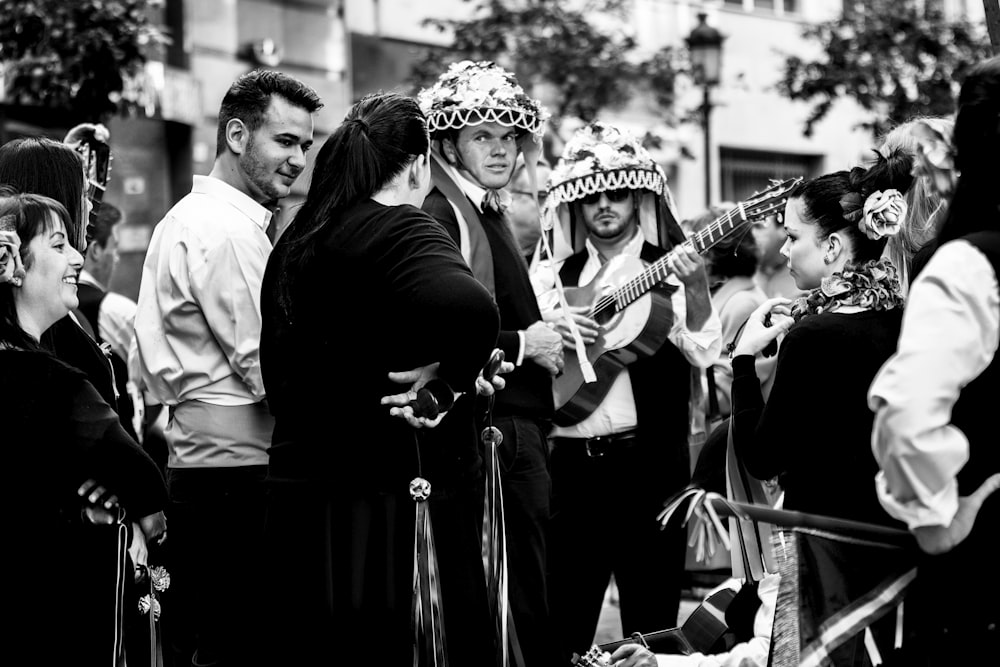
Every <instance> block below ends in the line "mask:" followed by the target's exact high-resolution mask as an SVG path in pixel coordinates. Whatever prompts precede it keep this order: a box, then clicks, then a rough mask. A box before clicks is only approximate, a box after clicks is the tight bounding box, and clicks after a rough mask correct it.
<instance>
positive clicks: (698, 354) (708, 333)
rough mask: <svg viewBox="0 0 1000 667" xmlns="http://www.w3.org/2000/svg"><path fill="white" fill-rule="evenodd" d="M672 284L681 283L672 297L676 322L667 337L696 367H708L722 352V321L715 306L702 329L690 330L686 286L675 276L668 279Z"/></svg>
mask: <svg viewBox="0 0 1000 667" xmlns="http://www.w3.org/2000/svg"><path fill="white" fill-rule="evenodd" d="M666 282H667V283H669V284H671V285H680V289H678V290H676V291H675V292H674V293H673V295H672V296H671V297H670V301H671V305H672V306H673V309H674V324H673V326H672V327H671V328H670V333H669V334H667V338H669V339H670V342H671V343H673V344H674V345H675V346H676V347H677V349H678V350H680V351H681V354H683V355H684V358H685V359H687V360H688V363H690V364H691V365H692V366H694V367H695V368H708V367H709V366H711V365H712V362H714V361H715V360H716V359H718V358H719V354H720V353H721V352H722V322H721V321H720V320H719V313H717V312H716V310H715V306H712V312H711V313H710V314H709V316H708V319H707V320H706V321H705V325H704V326H703V327H702V328H701V331H690V330H688V328H687V300H686V299H685V297H684V286H683V285H681V284H680V282H679V281H677V279H676V278H675V277H674V276H671V277H670V278H668V279H667V281H666Z"/></svg>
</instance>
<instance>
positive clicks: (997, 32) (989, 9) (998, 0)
mask: <svg viewBox="0 0 1000 667" xmlns="http://www.w3.org/2000/svg"><path fill="white" fill-rule="evenodd" d="M983 9H985V10H986V28H987V30H989V32H990V44H992V45H993V55H1000V0H983Z"/></svg>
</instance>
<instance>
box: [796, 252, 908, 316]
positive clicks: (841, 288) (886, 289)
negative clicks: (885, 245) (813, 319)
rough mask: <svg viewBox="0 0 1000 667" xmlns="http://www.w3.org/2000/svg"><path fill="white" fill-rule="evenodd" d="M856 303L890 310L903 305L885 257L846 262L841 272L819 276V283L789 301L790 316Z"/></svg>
mask: <svg viewBox="0 0 1000 667" xmlns="http://www.w3.org/2000/svg"><path fill="white" fill-rule="evenodd" d="M842 306H857V307H859V308H864V309H865V310H892V309H893V308H901V307H902V306H903V295H902V290H901V288H900V285H899V277H898V273H897V271H896V266H895V265H894V264H893V263H892V262H891V261H889V260H888V259H880V260H878V261H875V260H868V261H867V262H864V263H862V264H860V265H855V264H848V265H846V266H845V267H844V270H843V271H838V272H836V273H834V274H833V275H832V276H829V277H827V278H823V280H822V281H821V282H820V286H819V287H817V288H816V289H814V290H812V291H810V292H809V293H808V294H807V295H805V296H803V297H799V298H798V299H796V300H795V302H794V303H792V318H793V319H794V320H795V321H796V322H798V321H799V320H800V319H802V318H803V317H805V316H806V315H818V314H820V313H824V312H828V311H833V310H836V309H837V308H839V307H842Z"/></svg>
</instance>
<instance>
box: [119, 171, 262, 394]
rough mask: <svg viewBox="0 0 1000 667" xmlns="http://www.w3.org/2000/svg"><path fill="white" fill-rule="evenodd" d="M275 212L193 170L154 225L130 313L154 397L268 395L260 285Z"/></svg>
mask: <svg viewBox="0 0 1000 667" xmlns="http://www.w3.org/2000/svg"><path fill="white" fill-rule="evenodd" d="M270 221H271V212H270V211H268V210H267V209H266V208H264V207H263V206H261V205H260V204H258V203H257V202H255V201H254V200H253V199H251V198H250V197H248V196H247V195H245V194H243V193H242V192H240V191H239V190H237V189H235V188H233V187H232V186H230V185H228V184H226V183H224V182H222V181H221V180H218V179H216V178H212V177H209V176H195V177H194V187H193V188H192V189H191V193H190V194H188V195H187V196H185V197H184V198H183V199H181V200H180V201H179V202H177V204H176V205H175V206H174V207H173V208H171V209H170V211H168V212H167V215H166V217H165V218H164V219H163V220H162V221H161V222H160V223H159V224H158V225H157V226H156V229H155V230H154V231H153V237H152V240H151V241H150V244H149V249H148V250H147V252H146V261H145V263H144V265H143V269H142V283H141V285H140V288H139V304H138V310H137V312H136V317H135V336H136V341H137V343H138V352H139V366H140V368H141V370H142V380H143V384H144V386H145V388H146V391H147V392H148V393H149V394H150V395H151V396H152V397H153V398H155V400H156V401H157V402H159V403H162V404H165V405H177V404H178V403H181V402H184V401H189V400H198V401H202V402H205V403H209V404H213V405H220V406H235V405H248V404H251V403H257V402H259V401H260V400H261V399H263V398H264V385H263V382H262V381H261V375H260V356H259V349H260V327H261V318H260V290H261V281H262V279H263V277H264V268H265V266H266V265H267V258H268V256H269V255H270V253H271V242H270V240H269V239H268V238H267V234H266V233H265V232H266V230H267V226H268V224H269V223H270Z"/></svg>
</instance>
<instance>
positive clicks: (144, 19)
mask: <svg viewBox="0 0 1000 667" xmlns="http://www.w3.org/2000/svg"><path fill="white" fill-rule="evenodd" d="M156 4H157V2H156V0H27V1H26V0H0V63H2V66H3V70H4V82H5V87H6V90H5V94H6V96H7V101H8V102H9V103H14V104H24V105H38V106H43V107H49V108H53V109H60V110H71V111H72V112H73V114H74V116H75V117H77V118H79V119H85V120H92V121H96V120H102V119H104V118H106V117H107V116H108V115H110V114H112V113H114V112H115V111H117V110H118V106H119V103H120V94H121V91H122V89H123V87H124V80H125V78H126V77H129V76H132V75H135V74H137V73H138V72H139V70H140V69H141V68H142V66H143V65H144V64H145V62H146V54H145V49H147V48H149V47H151V46H154V45H156V44H162V43H165V42H166V41H167V40H166V37H165V36H164V34H163V33H162V32H161V30H160V29H159V27H158V26H157V25H155V24H154V23H152V22H151V21H150V20H149V11H148V10H149V8H150V7H151V6H155V5H156Z"/></svg>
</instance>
